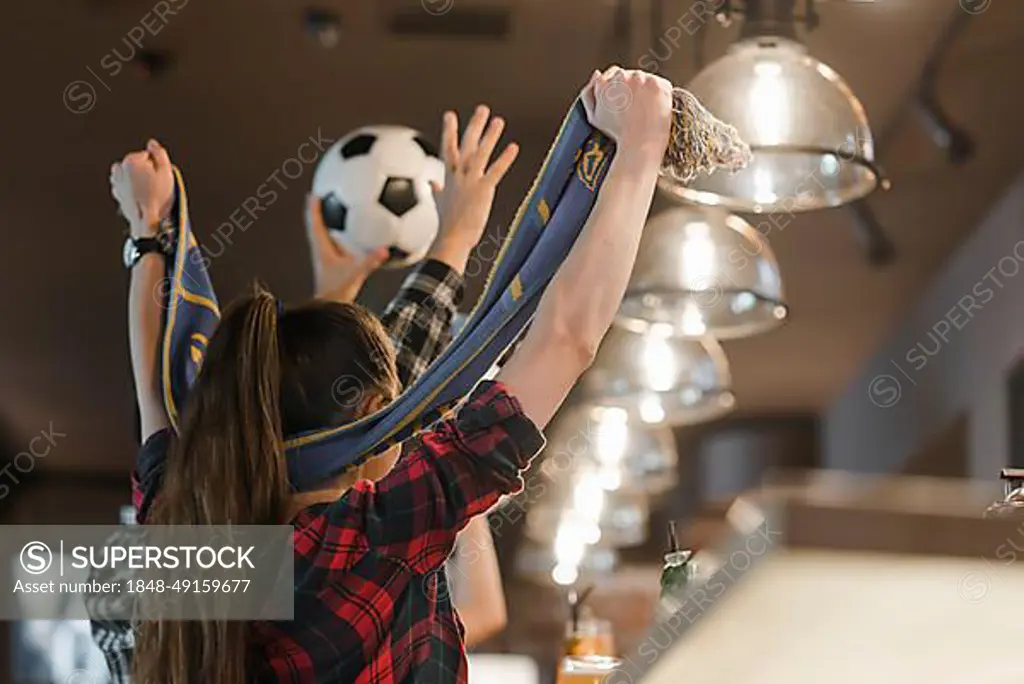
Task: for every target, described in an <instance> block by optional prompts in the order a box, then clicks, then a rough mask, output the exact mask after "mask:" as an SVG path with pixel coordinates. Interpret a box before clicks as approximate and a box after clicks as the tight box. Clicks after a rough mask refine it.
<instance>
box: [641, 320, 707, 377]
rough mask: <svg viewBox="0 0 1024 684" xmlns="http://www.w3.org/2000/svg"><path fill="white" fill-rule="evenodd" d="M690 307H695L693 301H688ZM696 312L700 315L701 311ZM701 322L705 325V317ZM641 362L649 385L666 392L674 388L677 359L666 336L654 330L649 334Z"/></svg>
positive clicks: (645, 341)
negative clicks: (655, 332)
mask: <svg viewBox="0 0 1024 684" xmlns="http://www.w3.org/2000/svg"><path fill="white" fill-rule="evenodd" d="M690 308H695V307H693V305H692V303H687V310H689V309H690ZM696 314H697V316H698V317H699V316H700V312H699V311H697V312H696ZM684 316H685V313H684ZM700 324H701V327H703V325H704V321H703V319H701V321H700ZM691 327H692V326H691ZM683 328H684V330H685V328H686V323H685V322H684V324H683ZM641 362H642V364H643V372H644V376H645V379H646V381H647V382H646V384H647V386H648V387H650V388H651V389H652V390H654V391H655V392H665V391H667V390H669V389H671V388H672V384H673V383H674V382H675V377H676V360H675V356H674V355H673V354H672V347H671V346H670V345H669V343H668V340H667V339H665V337H663V336H661V335H655V334H654V332H653V330H652V331H651V333H649V334H648V335H647V337H646V339H645V340H644V348H643V352H642V357H641Z"/></svg>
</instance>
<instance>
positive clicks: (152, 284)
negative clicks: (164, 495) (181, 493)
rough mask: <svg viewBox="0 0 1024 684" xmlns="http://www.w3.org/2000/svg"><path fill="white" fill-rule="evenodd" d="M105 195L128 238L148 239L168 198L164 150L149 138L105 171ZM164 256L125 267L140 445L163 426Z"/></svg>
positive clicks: (170, 183)
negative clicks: (117, 207)
mask: <svg viewBox="0 0 1024 684" xmlns="http://www.w3.org/2000/svg"><path fill="white" fill-rule="evenodd" d="M110 184H111V193H112V194H113V195H114V199H116V200H117V202H118V204H119V205H120V208H121V213H122V214H123V215H124V217H125V219H126V220H127V221H128V227H129V233H130V236H131V238H132V239H134V240H143V239H153V238H155V237H156V236H157V232H158V230H159V226H160V223H161V221H163V220H164V219H166V218H167V217H168V215H169V213H170V210H171V204H172V202H173V200H174V175H173V172H172V170H171V161H170V159H169V158H168V155H167V151H166V150H165V149H164V148H163V147H162V146H161V145H160V144H159V143H158V142H157V141H155V140H150V141H149V143H148V144H147V145H146V149H145V150H143V151H140V152H132V153H130V154H128V155H126V156H125V158H124V159H123V160H122V161H121V162H120V163H116V164H114V165H113V166H111V168H110ZM164 259H165V257H164V255H163V254H161V253H159V252H147V253H145V254H144V255H143V256H141V257H140V258H139V260H138V261H137V262H136V263H135V265H134V266H132V267H131V285H130V288H129V292H128V338H129V345H130V348H131V359H132V373H133V374H134V376H135V396H136V400H137V401H138V405H139V415H140V418H141V423H142V435H141V438H142V441H143V442H145V441H146V440H148V439H149V437H150V436H152V435H153V434H154V433H156V432H158V431H160V430H163V429H165V428H167V427H168V425H169V421H168V419H167V411H166V409H165V408H164V401H163V393H162V392H161V389H160V379H159V368H160V364H159V362H158V359H159V356H158V355H159V353H160V341H161V337H162V334H163V325H164V316H163V310H162V296H161V295H162V292H163V291H162V288H161V283H162V281H163V279H164V277H165V274H164V271H165V263H164Z"/></svg>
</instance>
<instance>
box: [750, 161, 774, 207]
mask: <svg viewBox="0 0 1024 684" xmlns="http://www.w3.org/2000/svg"><path fill="white" fill-rule="evenodd" d="M778 199H779V196H778V195H777V194H776V193H775V182H774V180H773V179H772V174H771V172H770V171H768V170H767V169H754V201H755V202H758V203H760V204H773V203H774V202H775V201H776V200H778Z"/></svg>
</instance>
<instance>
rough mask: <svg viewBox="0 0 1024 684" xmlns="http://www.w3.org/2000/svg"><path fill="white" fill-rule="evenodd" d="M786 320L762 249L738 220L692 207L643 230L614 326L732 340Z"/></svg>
mask: <svg viewBox="0 0 1024 684" xmlns="http://www.w3.org/2000/svg"><path fill="white" fill-rule="evenodd" d="M787 313H788V308H787V307H786V305H785V303H784V301H783V292H782V277H781V275H780V273H779V264H778V262H777V261H776V259H775V254H774V253H773V252H772V249H771V247H770V246H769V244H768V241H767V240H766V239H765V238H764V237H763V236H762V235H761V234H760V233H759V232H758V231H756V230H755V229H754V228H753V227H751V225H750V224H749V223H747V222H746V221H744V220H743V219H742V218H740V217H739V216H736V215H734V214H730V213H729V212H727V211H725V210H724V209H720V208H717V207H702V206H698V205H692V204H691V205H686V206H681V207H677V208H674V209H669V210H667V211H664V212H662V213H660V214H658V215H657V216H655V217H654V218H652V219H651V220H650V221H649V222H648V223H647V226H646V227H645V228H644V235H643V238H642V239H641V242H640V250H639V253H638V254H637V260H636V265H635V266H634V268H633V275H632V277H631V279H630V284H629V289H628V291H627V293H626V296H625V298H624V299H623V301H622V307H621V308H620V310H619V315H618V323H619V325H621V326H623V327H625V328H627V329H629V330H632V331H633V332H645V331H647V330H649V329H650V328H651V326H653V325H660V326H662V327H667V328H669V329H671V331H672V333H673V334H675V335H682V336H684V337H694V338H701V337H704V336H707V335H710V336H712V337H715V338H717V339H736V338H741V337H749V336H751V335H755V334H758V333H761V332H764V331H766V330H770V329H771V328H774V327H776V326H778V325H780V324H781V323H782V322H783V321H784V320H785V318H786V315H787Z"/></svg>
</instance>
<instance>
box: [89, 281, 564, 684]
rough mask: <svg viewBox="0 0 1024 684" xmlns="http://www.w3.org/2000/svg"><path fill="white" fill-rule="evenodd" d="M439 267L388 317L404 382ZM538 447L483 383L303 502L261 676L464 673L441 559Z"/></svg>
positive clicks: (432, 342) (375, 678)
mask: <svg viewBox="0 0 1024 684" xmlns="http://www.w3.org/2000/svg"><path fill="white" fill-rule="evenodd" d="M445 268H446V267H444V266H443V264H440V263H439V262H426V263H425V264H423V265H422V266H421V267H420V269H419V270H418V271H417V272H415V273H414V274H412V275H411V276H410V278H409V280H408V281H407V282H406V284H405V286H404V287H403V290H402V292H401V293H400V295H399V296H398V297H397V298H396V300H395V302H393V303H392V305H391V306H390V307H389V309H388V311H387V312H386V313H385V316H384V320H385V323H386V324H387V325H388V327H389V330H390V332H391V333H392V337H393V339H394V340H395V342H396V345H397V346H398V348H399V366H400V371H401V373H400V374H401V375H402V376H403V377H402V379H403V380H404V381H405V382H411V381H412V380H414V379H415V378H416V377H417V376H418V375H419V373H421V372H422V370H423V369H425V368H426V365H428V364H429V359H430V358H432V357H433V356H436V354H437V353H439V352H440V351H441V350H442V349H443V348H444V343H445V342H447V339H446V336H447V334H448V329H449V323H450V320H451V314H452V313H453V312H454V309H455V306H456V305H457V300H458V296H459V294H460V291H461V283H460V282H459V279H458V275H457V274H455V273H454V272H452V271H450V270H448V271H445ZM438 321H443V322H444V325H439V324H438ZM403 352H404V357H403ZM425 360H426V362H425V363H424V361H425ZM169 440H170V433H169V432H167V431H164V432H159V433H157V434H155V435H153V437H151V438H150V440H149V441H147V443H146V444H145V445H144V446H143V448H142V450H141V451H140V454H139V472H137V474H136V476H135V477H133V478H132V493H133V497H132V498H133V502H134V504H135V507H136V510H137V511H139V512H140V515H139V518H140V519H139V522H140V523H141V522H144V517H145V511H147V510H148V508H149V505H150V504H151V502H152V498H153V497H154V496H155V495H156V493H157V492H158V489H159V473H160V472H161V471H162V460H163V457H164V455H165V454H166V453H167V449H168V446H169ZM543 444H544V437H543V435H542V434H541V433H540V432H539V431H538V430H537V428H536V427H535V426H534V425H533V423H532V422H531V421H530V420H529V419H528V418H527V417H526V416H525V415H524V414H523V412H522V409H521V407H520V406H519V403H518V401H517V400H516V399H515V398H514V397H512V396H511V395H509V394H508V393H507V392H506V391H505V389H504V387H503V386H502V385H501V384H500V383H496V382H482V383H480V385H478V386H477V388H476V389H475V390H474V391H473V393H472V394H471V395H470V397H469V398H468V399H467V401H466V402H465V403H464V404H463V406H462V407H461V408H460V410H459V411H458V412H457V414H456V415H455V416H454V417H452V418H448V419H446V420H443V421H441V422H439V423H437V424H436V425H435V426H433V428H432V429H430V430H429V431H427V432H424V433H421V434H420V435H418V436H417V437H415V438H414V439H413V440H411V441H410V442H408V443H407V444H406V445H405V449H404V451H403V455H402V458H401V460H400V461H399V463H398V465H397V466H396V467H395V468H394V469H393V470H392V471H391V472H390V473H389V474H388V475H387V476H385V477H384V478H382V479H381V480H380V481H378V482H376V483H373V482H370V481H361V482H358V483H356V485H355V486H353V487H352V489H350V490H349V491H348V492H347V493H346V494H345V495H344V496H343V497H342V498H340V499H338V500H337V501H335V502H332V503H325V504H318V505H315V506H311V507H309V508H307V509H305V510H303V511H301V512H300V513H299V514H298V515H297V516H296V518H295V519H294V520H293V521H292V524H293V525H294V527H295V537H294V541H295V619H294V620H291V621H275V622H257V623H253V639H252V648H253V655H254V658H253V662H256V663H259V664H260V665H259V666H257V668H256V672H255V673H254V674H255V675H256V681H259V682H292V683H295V684H299V683H302V684H306V683H312V682H345V683H346V684H347V683H349V682H353V683H357V684H392V683H410V684H411V683H413V682H416V683H419V682H430V683H431V684H444V683H447V682H465V681H466V657H465V648H464V645H463V628H462V624H461V623H460V621H459V619H458V616H457V614H456V613H455V610H454V608H453V606H452V602H451V597H450V595H449V591H448V583H447V578H446V575H445V572H444V571H443V566H444V562H445V560H446V559H447V558H448V556H449V554H450V553H451V551H452V549H453V547H454V544H455V538H456V535H457V534H458V533H459V532H460V531H461V530H462V529H463V528H464V527H465V526H466V525H467V524H468V523H469V521H470V519H471V518H472V517H473V516H476V515H479V514H482V513H484V512H485V511H487V509H489V508H490V507H491V506H493V505H494V504H495V503H496V502H497V501H498V499H499V498H500V497H501V496H502V495H504V494H512V493H515V492H517V491H519V490H520V489H521V487H522V479H521V477H520V471H522V470H523V469H525V468H526V467H527V466H528V465H529V461H530V459H531V458H532V457H533V456H534V455H535V454H537V453H538V452H539V451H540V450H541V448H542V447H543ZM143 483H144V484H143ZM129 648H130V647H129ZM108 660H109V658H108Z"/></svg>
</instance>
